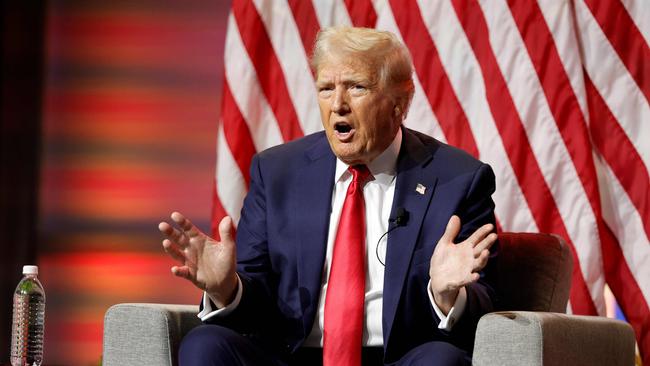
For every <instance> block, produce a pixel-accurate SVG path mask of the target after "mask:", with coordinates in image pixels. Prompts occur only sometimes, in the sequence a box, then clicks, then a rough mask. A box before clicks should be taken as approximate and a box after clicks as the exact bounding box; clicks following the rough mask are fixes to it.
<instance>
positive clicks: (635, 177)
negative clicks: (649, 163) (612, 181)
mask: <svg viewBox="0 0 650 366" xmlns="http://www.w3.org/2000/svg"><path fill="white" fill-rule="evenodd" d="M585 88H586V90H587V102H588V104H589V121H590V123H589V129H590V131H591V137H592V140H593V142H594V145H596V148H597V149H598V151H600V153H601V154H602V155H603V157H604V158H605V160H606V161H607V164H609V166H610V167H611V168H612V171H613V172H614V174H615V175H616V177H617V178H618V181H619V182H620V183H621V185H622V186H623V189H625V191H626V192H627V195H628V196H629V197H630V200H631V201H632V204H633V205H634V207H636V209H637V210H638V211H639V215H640V216H641V221H642V222H643V228H644V229H645V233H646V236H648V237H649V238H650V220H649V219H648V218H650V193H649V192H648V187H650V178H649V176H648V170H647V169H646V167H645V165H644V164H643V161H642V160H641V156H639V153H638V152H637V151H636V149H635V148H634V145H632V142H631V141H630V140H629V139H628V137H627V135H626V134H625V131H623V129H622V128H621V126H620V125H619V124H618V121H617V120H616V117H614V115H613V114H612V111H611V110H610V109H609V107H608V106H607V104H606V103H605V101H604V100H603V98H602V97H601V96H600V94H599V93H598V90H597V89H596V87H595V86H594V84H593V83H592V82H591V79H589V76H588V75H587V74H586V73H585ZM639 122H641V121H639Z"/></svg>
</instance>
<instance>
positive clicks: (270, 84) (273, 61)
mask: <svg viewBox="0 0 650 366" xmlns="http://www.w3.org/2000/svg"><path fill="white" fill-rule="evenodd" d="M232 11H233V14H234V15H235V19H236V20H237V26H238V27H239V34H240V35H241V37H242V41H243V42H244V46H245V47H246V50H247V51H248V55H249V56H250V59H251V61H252V62H253V66H254V67H255V71H256V72H257V78H258V80H259V82H260V86H261V87H262V90H263V91H264V95H265V96H266V99H267V100H268V102H269V105H270V106H271V109H272V110H273V113H274V114H275V117H276V119H277V121H278V125H279V127H280V132H281V133H282V137H283V138H284V140H285V141H290V140H293V139H295V138H298V137H301V136H302V135H303V131H302V128H301V127H300V122H299V121H298V115H297V114H296V111H295V109H294V107H293V104H292V101H291V97H290V96H289V91H288V89H287V84H286V82H285V79H284V73H283V72H282V67H280V62H279V61H278V58H277V56H276V54H275V50H274V49H273V45H272V44H271V40H270V39H269V35H268V34H267V32H266V28H265V27H264V23H263V22H262V19H261V18H260V15H259V13H258V12H257V9H256V8H255V5H254V4H253V3H252V1H251V0H234V1H233V2H232Z"/></svg>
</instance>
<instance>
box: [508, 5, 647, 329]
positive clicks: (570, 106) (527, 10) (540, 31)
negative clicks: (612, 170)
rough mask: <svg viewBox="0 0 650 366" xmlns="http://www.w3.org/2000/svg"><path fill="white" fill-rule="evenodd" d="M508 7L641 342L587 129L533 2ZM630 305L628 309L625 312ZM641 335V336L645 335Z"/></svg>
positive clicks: (641, 303) (638, 296) (639, 299)
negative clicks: (604, 212) (605, 215)
mask: <svg viewBox="0 0 650 366" xmlns="http://www.w3.org/2000/svg"><path fill="white" fill-rule="evenodd" d="M508 4H509V6H510V10H511V13H512V15H513V18H514V20H515V22H516V24H517V27H518V28H519V32H520V33H521V35H522V38H523V40H524V42H525V44H526V48H527V50H528V53H529V55H530V58H531V60H532V61H533V64H534V66H535V70H536V71H537V75H538V76H539V79H540V82H541V83H542V86H543V88H544V92H545V94H546V99H547V100H548V103H549V106H550V108H551V112H552V113H553V117H554V119H555V122H556V123H557V125H558V127H559V129H560V133H561V134H562V138H563V140H564V143H565V144H566V146H567V149H568V151H569V154H570V155H571V158H572V160H573V163H574V166H575V167H576V170H577V171H578V175H579V177H580V180H581V182H582V185H583V187H584V189H585V192H586V194H587V196H588V198H589V202H590V204H591V206H592V210H593V211H594V215H595V216H596V220H597V226H598V234H599V237H600V240H601V247H602V251H603V256H602V259H603V265H604V269H605V278H606V280H607V283H609V285H610V288H611V289H612V292H614V293H615V294H616V297H617V298H618V299H626V301H620V300H619V303H620V305H621V307H622V308H623V311H624V312H625V314H626V316H627V319H628V321H630V323H632V324H633V325H634V327H635V330H636V332H637V334H638V338H639V339H642V337H641V335H642V333H643V331H642V329H641V324H643V323H640V321H647V319H648V316H649V313H648V305H647V304H646V302H645V299H644V298H643V294H642V293H641V290H640V288H639V286H638V284H637V282H636V280H635V279H634V276H633V275H632V273H631V272H630V269H629V267H628V266H627V263H626V262H625V259H624V258H623V256H622V253H621V248H620V247H619V244H618V242H617V240H616V238H614V236H613V235H612V233H611V231H610V230H609V228H608V227H607V226H606V224H605V222H604V221H603V219H602V208H601V205H600V194H599V190H598V180H597V176H596V169H595V165H594V161H593V155H592V151H591V149H592V147H591V142H590V139H589V131H588V127H587V124H586V122H585V120H584V116H583V114H582V111H581V110H580V107H579V104H578V100H577V98H576V96H575V94H574V93H573V89H572V87H571V85H570V82H569V79H568V76H567V74H566V72H565V70H564V67H563V65H562V62H561V60H560V56H559V54H558V52H557V49H556V47H555V43H554V41H553V37H552V35H551V33H550V31H549V29H548V27H547V25H546V21H545V19H544V17H543V15H542V13H541V10H540V9H539V6H538V5H537V4H536V3H535V4H529V3H527V4H524V3H521V2H517V1H513V0H510V1H509V2H508ZM594 250H601V248H594ZM630 303H632V304H634V306H633V307H630V306H629V305H630ZM646 332H647V330H646ZM645 336H646V337H647V334H646V335H645Z"/></svg>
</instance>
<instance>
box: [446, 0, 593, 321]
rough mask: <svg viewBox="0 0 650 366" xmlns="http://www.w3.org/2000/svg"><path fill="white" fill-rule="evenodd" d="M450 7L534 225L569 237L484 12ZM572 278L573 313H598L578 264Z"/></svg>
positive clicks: (465, 3)
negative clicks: (481, 79)
mask: <svg viewBox="0 0 650 366" xmlns="http://www.w3.org/2000/svg"><path fill="white" fill-rule="evenodd" d="M453 6H454V9H455V11H456V14H457V16H458V19H459V20H460V22H461V24H462V26H463V28H464V29H465V33H466V34H467V37H468V39H469V42H470V44H471V46H472V49H473V50H474V54H475V55H476V58H477V59H478V61H479V64H480V67H481V70H482V72H483V77H484V78H485V87H486V97H487V99H488V103H489V105H490V110H491V111H492V115H493V116H494V121H495V123H496V125H497V128H498V129H499V133H500V135H501V138H502V140H503V144H504V146H505V149H506V151H507V152H508V156H509V157H510V162H511V164H512V168H513V170H514V171H515V175H516V177H517V180H518V182H519V185H520V186H521V188H522V191H523V193H524V196H525V198H526V201H527V202H528V206H529V207H530V209H531V212H532V215H533V217H534V218H535V221H536V222H537V226H538V228H539V229H540V231H542V232H556V233H558V234H560V235H561V236H563V237H564V238H567V239H569V238H570V237H569V235H568V232H567V230H566V227H565V226H564V222H563V221H562V217H561V215H560V213H559V210H558V208H557V206H556V204H555V199H554V197H553V195H552V194H551V192H550V189H549V187H548V186H547V184H546V181H545V179H544V176H543V174H542V172H541V170H540V168H539V165H538V163H537V160H536V159H535V155H534V153H533V151H532V149H531V147H530V142H529V141H528V136H527V135H526V132H525V131H524V128H523V125H522V122H521V120H520V119H519V115H518V114H517V110H516V107H515V105H514V102H513V100H512V98H511V96H510V95H509V92H508V86H507V84H506V82H505V80H504V78H503V75H502V74H501V70H500V69H499V65H498V63H497V60H496V57H495V55H494V53H493V52H492V48H491V45H490V41H489V38H488V37H489V31H488V27H487V24H486V21H485V18H484V15H483V12H482V10H481V8H480V6H479V5H478V3H477V2H476V1H471V0H456V1H453ZM568 241H569V242H571V241H570V240H568ZM571 252H572V253H573V260H574V263H576V264H579V260H578V256H577V253H576V250H575V247H574V246H573V244H571ZM573 280H574V281H573V286H572V287H571V306H572V308H573V310H574V312H575V313H578V314H594V315H595V314H597V311H596V307H595V305H594V303H593V300H592V298H591V294H590V293H589V290H588V288H587V285H586V283H585V280H584V277H583V276H582V272H581V271H580V266H579V265H576V266H574V270H573Z"/></svg>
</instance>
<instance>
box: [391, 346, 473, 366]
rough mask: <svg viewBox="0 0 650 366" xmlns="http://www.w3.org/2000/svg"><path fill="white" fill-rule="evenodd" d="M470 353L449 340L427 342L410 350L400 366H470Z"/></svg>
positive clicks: (401, 360)
mask: <svg viewBox="0 0 650 366" xmlns="http://www.w3.org/2000/svg"><path fill="white" fill-rule="evenodd" d="M471 364H472V359H471V357H470V355H469V354H468V353H467V352H466V351H465V350H463V349H461V348H458V347H456V346H454V345H453V344H451V343H447V342H427V343H424V344H421V345H419V346H417V347H415V348H413V349H412V350H410V351H409V352H408V353H407V354H406V355H405V356H404V357H402V358H401V359H400V360H399V361H398V362H397V365H399V366H419V365H427V366H430V365H435V366H469V365H471Z"/></svg>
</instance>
